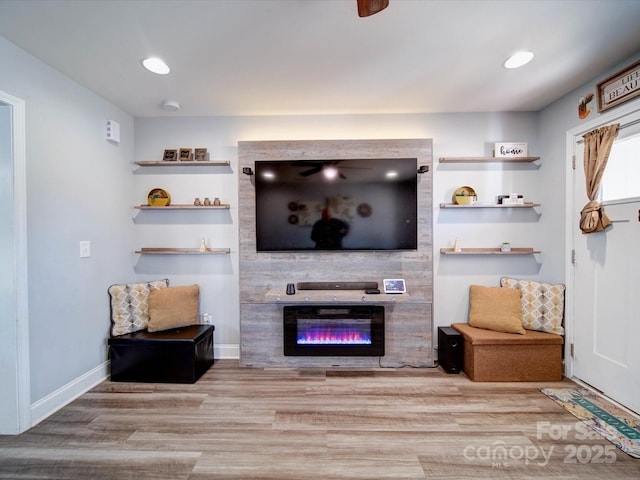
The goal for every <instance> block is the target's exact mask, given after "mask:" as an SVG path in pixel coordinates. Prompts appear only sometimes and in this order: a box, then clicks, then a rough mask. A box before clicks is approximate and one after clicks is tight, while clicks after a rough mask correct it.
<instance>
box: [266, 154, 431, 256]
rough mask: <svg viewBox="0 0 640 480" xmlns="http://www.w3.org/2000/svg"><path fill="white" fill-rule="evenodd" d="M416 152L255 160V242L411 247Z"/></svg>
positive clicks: (269, 248) (270, 246) (284, 247)
mask: <svg viewBox="0 0 640 480" xmlns="http://www.w3.org/2000/svg"><path fill="white" fill-rule="evenodd" d="M417 188H418V179H417V159H415V158H377V159H341V160H297V161H296V160H294V161H289V160H286V161H285V160H282V161H278V160H274V161H271V160H269V161H256V162H255V191H256V249H257V250H258V251H259V252H277V251H299V250H308V251H311V250H325V251H328V250H331V251H335V250H344V251H352V250H416V249H417V245H418V212H417V210H418V207H417V205H418V199H417Z"/></svg>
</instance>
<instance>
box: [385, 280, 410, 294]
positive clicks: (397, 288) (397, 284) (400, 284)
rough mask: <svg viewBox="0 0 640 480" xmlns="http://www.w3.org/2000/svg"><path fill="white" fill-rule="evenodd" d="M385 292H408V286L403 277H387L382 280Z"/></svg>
mask: <svg viewBox="0 0 640 480" xmlns="http://www.w3.org/2000/svg"><path fill="white" fill-rule="evenodd" d="M382 285H383V286H384V293H406V291H407V286H406V284H405V282H404V279H403V278H385V279H384V280H383V281H382Z"/></svg>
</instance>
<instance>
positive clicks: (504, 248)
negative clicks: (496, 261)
mask: <svg viewBox="0 0 640 480" xmlns="http://www.w3.org/2000/svg"><path fill="white" fill-rule="evenodd" d="M500 251H502V252H510V251H511V244H510V243H509V242H502V244H500Z"/></svg>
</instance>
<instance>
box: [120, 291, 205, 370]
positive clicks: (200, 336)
mask: <svg viewBox="0 0 640 480" xmlns="http://www.w3.org/2000/svg"><path fill="white" fill-rule="evenodd" d="M108 292H109V295H110V297H111V322H112V325H111V337H110V338H109V340H108V345H109V354H110V360H111V380H112V381H114V382H158V383H160V382H164V383H195V382H196V381H197V380H198V379H199V378H200V377H201V376H202V374H203V373H204V372H206V371H207V370H208V369H209V367H210V366H211V365H212V364H213V361H214V359H213V331H214V327H213V325H200V324H198V308H199V300H200V288H199V286H198V285H191V286H182V287H172V288H169V280H167V279H163V280H154V281H150V282H141V283H128V284H116V285H111V286H110V287H109V290H108Z"/></svg>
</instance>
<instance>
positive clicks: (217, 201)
mask: <svg viewBox="0 0 640 480" xmlns="http://www.w3.org/2000/svg"><path fill="white" fill-rule="evenodd" d="M213 204H214V205H215V206H216V207H218V206H220V199H219V198H218V197H216V198H214V199H213Z"/></svg>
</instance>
